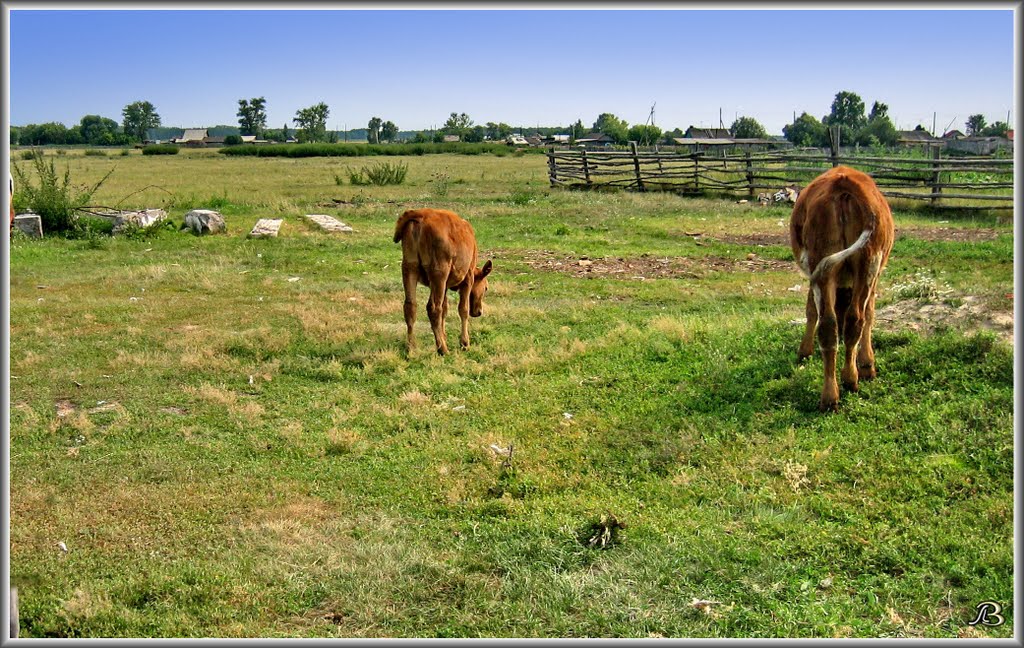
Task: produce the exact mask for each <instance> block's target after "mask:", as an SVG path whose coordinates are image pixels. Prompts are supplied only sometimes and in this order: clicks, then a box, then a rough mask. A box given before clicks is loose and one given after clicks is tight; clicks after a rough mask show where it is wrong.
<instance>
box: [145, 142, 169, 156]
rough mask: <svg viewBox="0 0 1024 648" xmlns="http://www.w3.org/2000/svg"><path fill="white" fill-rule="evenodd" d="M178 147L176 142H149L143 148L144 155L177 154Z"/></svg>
mask: <svg viewBox="0 0 1024 648" xmlns="http://www.w3.org/2000/svg"><path fill="white" fill-rule="evenodd" d="M177 153H178V147H177V146H176V145H174V144H148V145H146V146H144V147H143V148H142V154H143V155H177Z"/></svg>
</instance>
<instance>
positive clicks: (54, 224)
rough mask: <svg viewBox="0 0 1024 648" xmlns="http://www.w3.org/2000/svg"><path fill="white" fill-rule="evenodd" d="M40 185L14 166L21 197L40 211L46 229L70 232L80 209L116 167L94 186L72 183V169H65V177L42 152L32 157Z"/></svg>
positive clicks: (25, 204)
mask: <svg viewBox="0 0 1024 648" xmlns="http://www.w3.org/2000/svg"><path fill="white" fill-rule="evenodd" d="M32 163H33V164H34V165H35V170H36V177H37V179H38V184H33V183H32V182H30V181H29V177H28V175H27V174H26V173H25V172H24V171H22V169H21V167H20V166H18V165H14V167H13V171H14V175H15V176H16V177H17V180H18V185H17V186H18V198H19V202H20V203H21V205H22V206H24V207H27V208H29V209H31V210H32V211H33V212H34V213H36V214H39V218H40V220H41V221H42V225H43V231H44V232H68V231H70V230H72V229H73V228H74V227H75V222H76V220H77V212H78V211H79V210H81V209H82V208H84V207H85V206H86V205H88V204H89V201H90V200H92V197H93V195H94V194H95V193H96V191H97V190H98V189H99V188H100V186H102V185H103V183H104V182H106V180H107V178H109V177H110V174H112V173H113V172H114V170H113V169H111V170H110V171H108V172H107V174H106V175H105V176H103V177H102V178H100V180H99V182H97V183H96V184H94V185H93V186H91V187H88V186H79V187H75V186H74V185H72V184H71V169H70V167H69V168H67V169H65V171H64V175H63V177H61V176H60V175H59V174H58V173H57V167H56V164H55V163H54V161H53V160H52V159H51V160H50V161H49V163H47V162H46V161H44V160H43V157H42V156H41V155H36V156H34V157H33V158H32Z"/></svg>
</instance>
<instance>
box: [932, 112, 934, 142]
mask: <svg viewBox="0 0 1024 648" xmlns="http://www.w3.org/2000/svg"><path fill="white" fill-rule="evenodd" d="M932 137H935V113H934V112H933V113H932Z"/></svg>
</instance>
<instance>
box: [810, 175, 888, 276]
mask: <svg viewBox="0 0 1024 648" xmlns="http://www.w3.org/2000/svg"><path fill="white" fill-rule="evenodd" d="M832 191H833V196H834V198H833V203H832V207H833V209H834V210H835V213H836V215H842V217H841V218H840V219H839V220H840V221H842V220H845V219H846V218H851V217H854V216H855V215H856V212H855V211H854V210H857V211H860V212H862V213H863V214H864V216H865V218H864V220H865V221H866V223H865V227H864V231H863V232H861V234H860V236H859V237H857V240H856V241H854V242H853V244H852V245H850V246H849V247H848V248H846V249H845V250H840V251H838V252H836V253H834V254H830V255H828V256H827V257H825V258H824V259H822V260H821V261H819V262H818V265H817V267H816V268H814V272H812V273H811V281H812V282H814V281H817V280H818V278H819V277H821V276H823V275H826V274H828V273H829V272H831V271H832V268H835V267H836V266H837V265H839V264H840V263H842V262H843V261H844V260H846V259H847V258H849V257H850V256H851V255H852V254H854V253H855V252H857V251H858V250H860V249H861V248H863V247H864V246H865V245H867V244H868V241H869V240H870V239H871V235H872V234H873V233H874V231H875V225H876V224H877V222H878V217H877V216H876V215H875V212H874V210H873V209H872V208H871V205H872V200H871V196H870V194H868V191H867V189H866V188H865V187H864V186H863V185H861V184H860V183H857V182H854V181H852V180H850V179H849V178H848V177H847V176H845V175H841V176H839V177H838V178H836V180H835V182H834V183H833V185H832ZM854 205H857V207H854Z"/></svg>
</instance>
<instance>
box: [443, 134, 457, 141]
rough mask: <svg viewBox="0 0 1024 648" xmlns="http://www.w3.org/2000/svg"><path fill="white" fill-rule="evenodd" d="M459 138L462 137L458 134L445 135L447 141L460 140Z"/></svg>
mask: <svg viewBox="0 0 1024 648" xmlns="http://www.w3.org/2000/svg"><path fill="white" fill-rule="evenodd" d="M459 139H460V138H459V136H458V135H445V136H444V141H446V142H458V141H459Z"/></svg>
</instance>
